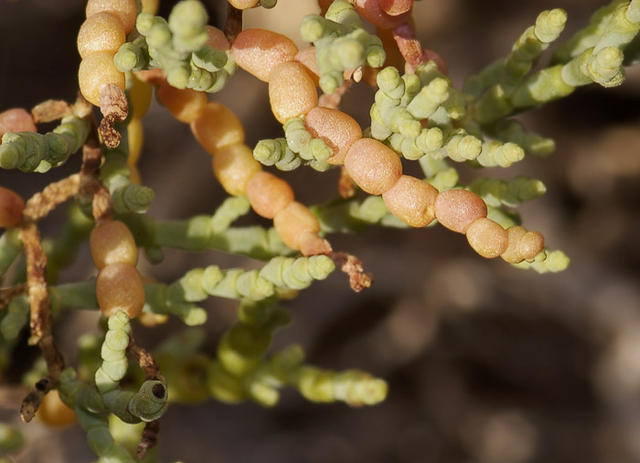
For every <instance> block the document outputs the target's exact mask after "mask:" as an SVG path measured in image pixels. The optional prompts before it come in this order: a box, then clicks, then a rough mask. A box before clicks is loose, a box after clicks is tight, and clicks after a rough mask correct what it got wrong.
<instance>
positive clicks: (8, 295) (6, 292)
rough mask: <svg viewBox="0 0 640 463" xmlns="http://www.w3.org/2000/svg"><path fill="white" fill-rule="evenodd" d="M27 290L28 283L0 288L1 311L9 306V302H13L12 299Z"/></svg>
mask: <svg viewBox="0 0 640 463" xmlns="http://www.w3.org/2000/svg"><path fill="white" fill-rule="evenodd" d="M26 290H27V284H26V283H22V284H19V285H15V286H9V287H7V288H0V309H4V308H5V307H6V306H7V305H8V304H9V302H11V299H13V298H14V297H16V296H17V295H19V294H22V293H24V292H25V291H26Z"/></svg>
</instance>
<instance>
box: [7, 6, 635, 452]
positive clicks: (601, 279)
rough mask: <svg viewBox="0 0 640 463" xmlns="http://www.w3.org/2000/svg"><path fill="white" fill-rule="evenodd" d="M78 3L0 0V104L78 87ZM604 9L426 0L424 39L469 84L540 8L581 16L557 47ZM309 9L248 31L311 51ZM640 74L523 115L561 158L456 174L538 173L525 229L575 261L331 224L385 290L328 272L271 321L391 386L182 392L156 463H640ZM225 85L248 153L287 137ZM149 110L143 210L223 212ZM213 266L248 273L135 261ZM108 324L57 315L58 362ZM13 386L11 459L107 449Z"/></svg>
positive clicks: (258, 90) (230, 261) (217, 314)
mask: <svg viewBox="0 0 640 463" xmlns="http://www.w3.org/2000/svg"><path fill="white" fill-rule="evenodd" d="M174 3H175V2H174V1H167V0H162V1H161V10H160V12H161V14H162V15H164V16H165V17H166V15H167V14H168V12H169V11H170V9H171V6H172V5H173V4H174ZM205 3H207V2H205ZM81 4H83V2H78V1H75V0H56V1H55V2H54V1H50V0H14V1H8V0H0V76H1V77H0V110H3V109H7V108H10V107H15V106H21V107H25V108H30V107H32V106H34V105H35V104H37V103H39V102H41V101H43V100H45V99H48V98H62V99H66V100H68V101H72V100H73V99H74V98H75V94H76V91H77V82H76V77H75V73H76V70H77V66H78V63H79V56H78V55H77V52H76V48H75V38H76V34H77V30H78V28H79V26H80V24H81V23H82V21H83V19H84V15H83V13H84V12H83V8H82V5H81ZM603 4H604V2H603V1H600V0H537V1H522V2H513V1H508V0H502V1H499V0H490V1H489V0H487V1H482V2H479V1H472V0H448V1H447V2H441V1H438V0H422V1H421V2H417V3H416V7H415V18H416V24H417V29H418V34H419V37H420V39H421V40H422V42H423V44H424V45H425V46H427V47H429V48H432V49H434V50H436V51H437V52H439V53H440V54H441V55H442V56H443V58H444V59H445V61H446V62H447V64H448V67H449V71H450V75H451V78H452V79H453V81H454V83H455V84H456V86H458V87H460V86H461V84H462V82H463V79H464V77H465V76H466V75H468V74H470V73H473V72H477V71H478V70H480V69H481V68H482V67H483V66H484V65H486V64H488V63H489V62H491V61H493V60H494V59H496V58H498V57H500V56H503V55H504V54H506V53H507V52H508V50H509V49H510V47H511V44H512V43H513V41H514V40H515V39H516V38H517V37H518V36H519V34H520V33H521V32H522V31H523V30H524V29H525V28H526V27H527V26H529V25H530V24H533V22H534V21H535V18H536V16H537V14H538V13H539V12H540V11H542V10H543V9H548V8H554V7H561V8H565V9H566V10H567V11H568V14H569V22H568V25H567V28H566V31H565V32H564V34H563V35H562V36H561V39H565V38H567V37H569V36H570V34H571V33H572V32H573V31H575V30H576V29H578V28H580V27H582V26H584V25H585V24H586V23H587V21H588V18H589V15H590V14H591V13H592V12H593V11H594V10H595V9H596V8H597V7H599V6H601V5H603ZM225 5H226V2H225V1H224V0H209V1H208V7H209V8H210V13H211V22H212V23H213V24H216V25H218V26H220V25H221V24H222V23H223V21H224V7H225ZM311 12H316V3H315V1H314V0H279V1H278V6H277V7H276V8H275V9H273V10H261V9H257V10H255V11H250V12H249V13H247V14H246V21H245V24H246V26H258V25H260V26H261V27H265V28H268V29H273V30H275V31H278V32H281V33H285V34H287V35H289V36H290V37H292V38H293V39H294V40H296V41H298V43H300V39H299V34H298V25H299V22H300V19H301V18H302V17H303V16H304V15H305V14H308V13H311ZM545 57H548V55H545ZM543 62H544V60H543ZM638 68H640V66H638V67H637V68H636V69H628V76H627V80H626V81H625V83H624V84H623V85H622V86H621V87H617V88H612V89H603V88H600V87H597V86H589V87H586V88H581V89H579V90H578V91H576V92H575V93H574V94H573V95H571V96H570V97H569V98H566V99H565V100H562V101H558V102H554V103H552V104H549V105H548V106H546V107H544V108H541V109H538V110H536V111H532V112H530V113H528V114H526V115H523V116H522V117H521V118H520V119H521V120H522V121H523V122H524V123H525V125H526V126H527V127H528V128H530V129H533V130H536V131H538V132H540V133H542V134H544V135H546V136H549V137H552V138H554V139H555V140H556V143H557V151H556V153H555V154H554V155H553V156H551V157H549V158H547V159H540V158H534V157H527V158H525V160H524V161H523V162H521V163H519V164H517V165H514V166H513V167H512V168H509V169H508V170H505V171H502V170H499V169H491V171H487V172H479V173H478V172H473V171H471V170H470V169H464V168H462V169H461V170H460V171H461V176H462V179H463V181H469V180H471V179H473V178H474V176H476V175H478V174H481V175H487V176H489V175H490V176H496V177H499V178H504V179H510V178H513V177H515V176H517V175H521V174H525V175H527V176H530V177H536V178H539V179H541V180H542V181H543V182H544V183H545V184H546V186H547V194H546V195H545V196H544V197H542V198H541V199H537V200H535V201H533V202H531V203H529V204H525V205H524V206H522V207H521V213H522V216H523V220H524V224H525V225H526V226H527V228H529V229H533V230H540V231H542V232H543V233H544V234H545V237H546V241H547V243H548V246H549V247H551V248H552V249H557V248H560V249H563V250H564V251H565V252H566V253H567V254H568V255H569V256H570V257H571V265H570V267H569V269H568V270H567V271H565V272H564V273H562V274H557V275H553V274H551V275H538V274H536V273H535V272H533V271H527V272H525V271H521V270H517V269H514V268H512V267H510V266H509V265H507V264H505V263H504V262H502V261H501V260H497V261H487V260H483V259H482V258H480V257H478V256H476V255H475V253H474V252H473V251H472V250H471V249H470V248H469V246H468V245H467V243H466V240H465V239H464V237H462V236H461V235H457V234H454V233H451V232H448V231H447V230H445V229H443V228H441V227H435V228H433V229H429V230H394V229H382V228H371V229H368V230H366V231H365V232H363V233H361V234H359V235H351V236H332V237H331V241H332V243H333V246H334V249H338V250H345V251H349V252H351V253H354V254H356V255H357V256H359V257H360V258H361V259H362V261H363V262H364V264H365V267H366V269H367V270H368V271H370V272H372V273H373V274H374V276H375V282H374V285H373V287H372V288H370V289H368V290H366V291H363V292H362V293H360V294H357V295H356V294H354V293H352V292H351V291H350V290H349V288H348V284H347V281H346V278H345V277H344V275H343V274H341V273H340V272H335V274H334V275H332V276H331V277H330V278H329V279H328V280H327V281H325V282H321V283H316V284H315V285H314V286H312V287H311V288H310V289H309V290H306V291H304V292H302V293H301V295H300V296H299V297H298V298H297V299H296V300H294V301H290V302H288V303H287V305H288V307H289V308H290V309H291V310H292V313H293V315H294V318H293V322H292V324H291V325H289V326H288V327H286V328H285V329H283V330H281V331H280V332H279V333H278V334H277V335H276V340H275V344H276V346H284V345H287V344H290V343H293V342H295V343H300V344H302V345H303V346H304V347H305V349H306V350H307V353H308V360H309V361H310V362H312V363H314V364H317V365H319V366H322V367H325V368H332V369H344V368H354V367H356V368H361V369H364V370H367V371H370V372H372V373H373V374H375V375H377V376H381V377H383V378H385V379H386V380H387V381H388V382H389V386H390V391H389V396H388V398H387V400H386V401H385V402H384V403H383V404H381V405H379V406H376V407H373V408H364V409H350V408H348V407H346V406H344V405H342V404H334V405H313V404H309V403H307V402H305V401H304V400H303V399H302V398H301V397H300V396H299V395H298V394H297V393H295V392H294V391H287V392H284V393H283V395H282V400H281V402H280V404H279V405H277V406H276V407H275V408H274V409H263V408H261V407H260V406H258V405H255V404H252V403H247V404H243V405H239V406H229V405H225V404H221V403H217V402H213V401H209V402H207V403H206V404H204V405H200V406H194V407H188V406H179V405H173V406H171V407H170V409H169V411H168V412H167V414H166V415H165V417H164V418H163V419H162V421H161V428H162V429H161V434H160V455H161V461H175V460H178V459H181V460H183V461H184V462H201V461H212V462H261V463H267V462H280V463H289V462H291V463H294V462H310V463H316V462H336V463H342V462H345V463H346V462H356V461H358V462H359V461H368V462H442V463H457V462H482V463H524V462H546V463H555V462H606V463H627V462H629V463H631V462H640V240H639V239H638V232H639V231H640V214H638V211H637V208H638V202H639V201H640V182H638V179H639V178H640V111H639V109H640V69H638ZM213 98H214V99H216V100H219V101H221V102H223V103H224V104H226V105H228V106H229V107H231V108H232V109H233V110H234V111H235V112H236V113H237V114H238V116H239V117H240V118H241V119H242V121H243V122H244V124H245V128H246V132H247V144H249V145H250V146H253V145H254V144H255V143H256V141H257V140H259V139H261V138H266V137H276V136H281V135H280V133H281V132H280V131H281V128H280V127H279V125H278V124H277V122H276V121H275V120H274V118H273V117H272V115H271V113H270V111H269V106H268V97H267V87H266V85H264V84H263V83H261V82H259V81H257V80H255V79H253V78H251V77H250V76H249V75H248V74H246V73H244V72H243V71H239V72H238V73H237V74H236V75H235V77H234V78H233V79H232V80H231V82H230V84H229V85H228V86H227V87H226V88H225V90H224V91H223V92H222V93H220V94H216V95H214V96H213ZM364 101H367V102H371V101H373V91H372V90H371V89H370V88H367V86H366V85H364V84H363V85H359V86H357V87H355V88H353V89H352V90H351V91H350V92H349V93H348V94H347V95H346V97H345V98H344V100H343V105H342V109H343V110H345V111H346V112H348V113H350V114H352V115H354V117H356V118H357V119H358V120H359V121H360V122H361V123H362V124H363V126H367V125H368V114H367V109H368V106H369V103H367V104H363V102H364ZM144 124H145V147H144V150H143V155H142V159H141V163H140V167H141V172H142V178H143V182H144V183H145V184H147V185H149V186H151V187H152V188H153V189H154V190H155V192H156V199H155V200H154V203H153V206H152V208H151V214H152V215H153V216H154V217H156V218H162V219H169V218H176V219H177V218H186V217H189V216H192V215H194V214H199V213H211V212H212V211H213V210H214V209H215V208H216V207H217V206H218V205H219V204H220V203H221V202H222V200H223V199H224V193H223V190H222V189H221V187H220V186H219V185H218V184H217V183H216V181H215V180H214V178H213V176H212V173H211V170H210V157H209V156H208V155H207V154H206V153H205V152H204V151H203V150H202V149H201V148H200V147H199V146H198V144H197V143H196V142H195V141H194V140H193V138H192V136H191V134H190V131H189V128H188V127H187V126H186V125H184V124H181V123H179V122H177V121H176V120H174V119H173V118H172V117H171V116H170V115H169V114H168V113H167V112H166V111H164V110H163V109H162V108H161V107H160V106H158V105H157V104H155V103H154V105H153V107H152V110H151V111H150V113H149V114H148V116H147V117H146V118H145V120H144ZM79 158H80V156H74V157H73V158H72V159H71V160H70V162H69V163H68V164H67V165H66V166H64V167H62V168H59V169H56V170H54V171H52V172H50V173H49V174H46V175H42V176H41V175H39V174H23V173H17V172H10V173H7V172H0V184H1V185H3V186H7V187H10V188H14V189H15V190H17V191H19V192H20V193H22V194H23V196H25V197H28V196H30V195H31V194H33V193H35V192H36V191H38V190H40V189H41V188H42V187H43V186H44V185H46V184H47V183H48V182H50V181H52V180H53V179H59V178H62V177H64V176H66V175H68V174H69V173H71V172H74V171H76V170H77V169H78V168H79V165H80V159H79ZM408 168H409V169H412V168H410V167H408ZM413 168H415V167H413ZM285 177H286V178H287V179H288V180H289V181H290V182H291V184H292V185H293V187H294V189H295V191H296V194H297V195H298V197H299V198H300V199H301V200H302V201H303V202H305V203H307V204H313V203H319V202H324V201H327V200H329V199H332V198H333V197H334V196H335V195H336V183H337V172H336V171H335V170H334V171H331V172H327V173H325V174H322V175H320V174H319V173H317V172H315V171H313V170H311V169H309V168H300V169H298V170H296V171H295V172H294V173H293V174H287V175H285ZM63 219H64V208H61V210H59V211H56V213H55V214H53V215H52V216H51V217H50V218H48V219H47V220H46V221H44V222H43V224H42V231H43V234H44V235H47V234H55V231H56V230H57V229H58V227H59V225H60V221H61V220H63ZM250 220H251V221H253V222H255V221H259V219H258V218H256V217H255V216H253V217H250ZM211 263H215V264H217V265H220V266H221V267H231V266H237V265H242V266H245V267H246V266H255V265H257V263H255V262H249V261H247V260H246V259H244V258H238V257H235V256H229V255H225V254H221V253H215V252H209V253H204V254H202V255H194V254H189V253H184V252H177V251H176V252H170V251H167V252H166V258H165V261H164V262H163V263H162V264H161V265H158V266H156V267H153V266H151V265H150V264H148V263H147V262H146V261H143V262H142V263H141V267H140V268H141V270H142V271H143V272H144V273H147V274H150V275H153V276H154V277H155V278H157V279H159V280H162V281H165V282H170V281H173V280H174V279H176V278H178V277H179V276H180V275H182V274H183V273H184V271H185V270H186V269H188V268H191V267H195V266H202V265H209V264H211ZM92 271H93V270H92V265H91V261H90V257H89V251H88V246H85V247H83V248H82V250H81V253H80V255H79V256H78V259H77V260H76V262H75V263H74V264H73V265H72V266H71V267H70V268H69V269H68V270H67V271H65V273H64V274H63V276H62V281H74V280H80V279H84V278H87V277H89V276H90V275H91V272H92ZM208 308H209V309H210V311H209V313H210V315H209V321H208V322H207V325H206V327H207V330H208V332H209V334H210V335H209V337H208V339H207V342H206V350H207V352H209V353H212V352H214V349H215V345H216V341H217V339H218V337H219V335H220V334H221V333H222V332H223V331H224V330H225V329H226V328H227V327H228V326H229V325H230V323H231V322H232V320H233V318H234V316H235V312H234V305H233V304H232V303H229V302H228V301H224V300H217V299H216V300H210V301H209V303H208ZM179 328H180V325H179V324H178V323H170V324H169V326H168V327H166V328H161V329H159V330H155V331H154V330H149V329H146V330H145V329H139V330H138V331H137V332H136V334H137V337H138V338H140V339H139V340H140V341H141V343H143V344H144V345H145V346H150V347H152V346H154V345H155V344H157V343H158V341H159V340H160V339H161V336H165V335H166V334H167V333H168V332H171V331H175V330H177V329H179ZM95 330H97V314H96V313H85V312H82V313H78V314H74V316H73V317H67V318H65V319H64V320H61V321H60V323H58V325H56V335H57V338H58V339H59V340H60V343H61V344H62V349H63V352H64V353H65V356H67V358H73V355H74V350H75V341H76V339H77V336H78V334H79V333H82V332H86V331H95ZM158 332H160V335H158ZM25 339H26V337H25ZM34 354H35V352H34V351H32V350H25V352H22V353H21V354H20V355H21V358H22V357H24V358H25V359H28V358H33V356H34ZM20 368H21V366H20V365H17V366H16V367H14V369H15V370H16V371H14V372H13V373H12V372H10V373H9V375H8V377H7V378H6V379H5V383H6V382H10V381H11V380H12V379H13V380H17V379H19V374H20ZM22 394H23V391H22V390H20V391H17V392H16V390H15V389H14V388H12V387H11V386H10V385H7V384H4V385H0V419H1V420H3V421H5V422H11V423H16V424H18V425H19V426H20V427H21V429H23V430H24V432H25V433H26V435H27V438H28V444H27V446H26V449H25V450H24V451H23V452H22V453H20V454H19V455H18V456H17V457H16V458H15V461H16V462H24V463H26V462H45V461H46V462H50V463H56V462H85V461H92V460H93V459H94V457H93V455H92V453H91V451H90V450H89V448H88V446H87V444H86V441H85V438H84V434H83V432H82V430H81V429H80V428H79V427H77V426H75V427H71V428H68V429H65V430H51V429H48V428H46V427H44V426H43V425H42V424H40V423H38V422H35V421H34V422H33V423H31V424H29V425H26V426H25V425H22V424H20V423H19V418H18V404H19V400H20V399H21V397H22Z"/></svg>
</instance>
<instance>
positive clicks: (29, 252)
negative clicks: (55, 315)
mask: <svg viewBox="0 0 640 463" xmlns="http://www.w3.org/2000/svg"><path fill="white" fill-rule="evenodd" d="M20 239H21V240H22V244H23V245H24V252H25V255H26V258H27V289H28V293H29V304H30V306H31V321H30V326H31V338H30V339H29V344H31V345H35V344H38V343H39V342H40V340H41V339H42V338H43V336H44V335H45V334H46V333H50V332H51V311H50V305H49V296H48V293H47V281H46V280H45V269H46V267H47V256H46V255H45V253H44V250H43V249H42V244H41V243H40V233H39V232H38V227H37V226H36V224H35V223H33V222H26V223H24V224H23V225H22V227H21V228H20Z"/></svg>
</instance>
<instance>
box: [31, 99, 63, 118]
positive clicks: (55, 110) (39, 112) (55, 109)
mask: <svg viewBox="0 0 640 463" xmlns="http://www.w3.org/2000/svg"><path fill="white" fill-rule="evenodd" d="M71 112H72V108H71V105H69V103H67V102H66V101H64V100H47V101H43V102H42V103H40V104H37V105H35V106H34V107H33V108H32V109H31V115H32V116H33V122H35V123H36V124H39V123H41V122H51V121H57V120H58V119H62V118H63V117H64V116H67V115H69V114H71Z"/></svg>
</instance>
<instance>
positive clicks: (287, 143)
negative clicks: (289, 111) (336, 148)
mask: <svg viewBox="0 0 640 463" xmlns="http://www.w3.org/2000/svg"><path fill="white" fill-rule="evenodd" d="M284 133H285V138H276V139H273V140H269V139H266V140H260V141H259V142H258V143H257V144H256V147H255V148H254V149H253V157H254V158H255V159H256V160H257V161H259V162H260V163H261V164H263V165H265V166H275V167H276V168H277V169H279V170H285V171H287V170H293V169H296V168H298V167H299V166H300V165H301V164H303V163H304V164H306V165H309V166H310V167H312V168H313V169H315V170H317V171H319V172H324V171H325V170H327V169H329V167H330V165H329V163H328V162H327V159H329V158H330V157H331V156H332V155H333V150H332V149H331V147H330V146H329V145H327V143H326V142H325V141H324V140H323V139H322V138H318V137H314V136H313V135H311V133H309V131H308V130H307V128H306V126H305V124H304V118H302V117H296V118H292V119H289V120H288V121H287V122H285V124H284Z"/></svg>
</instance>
